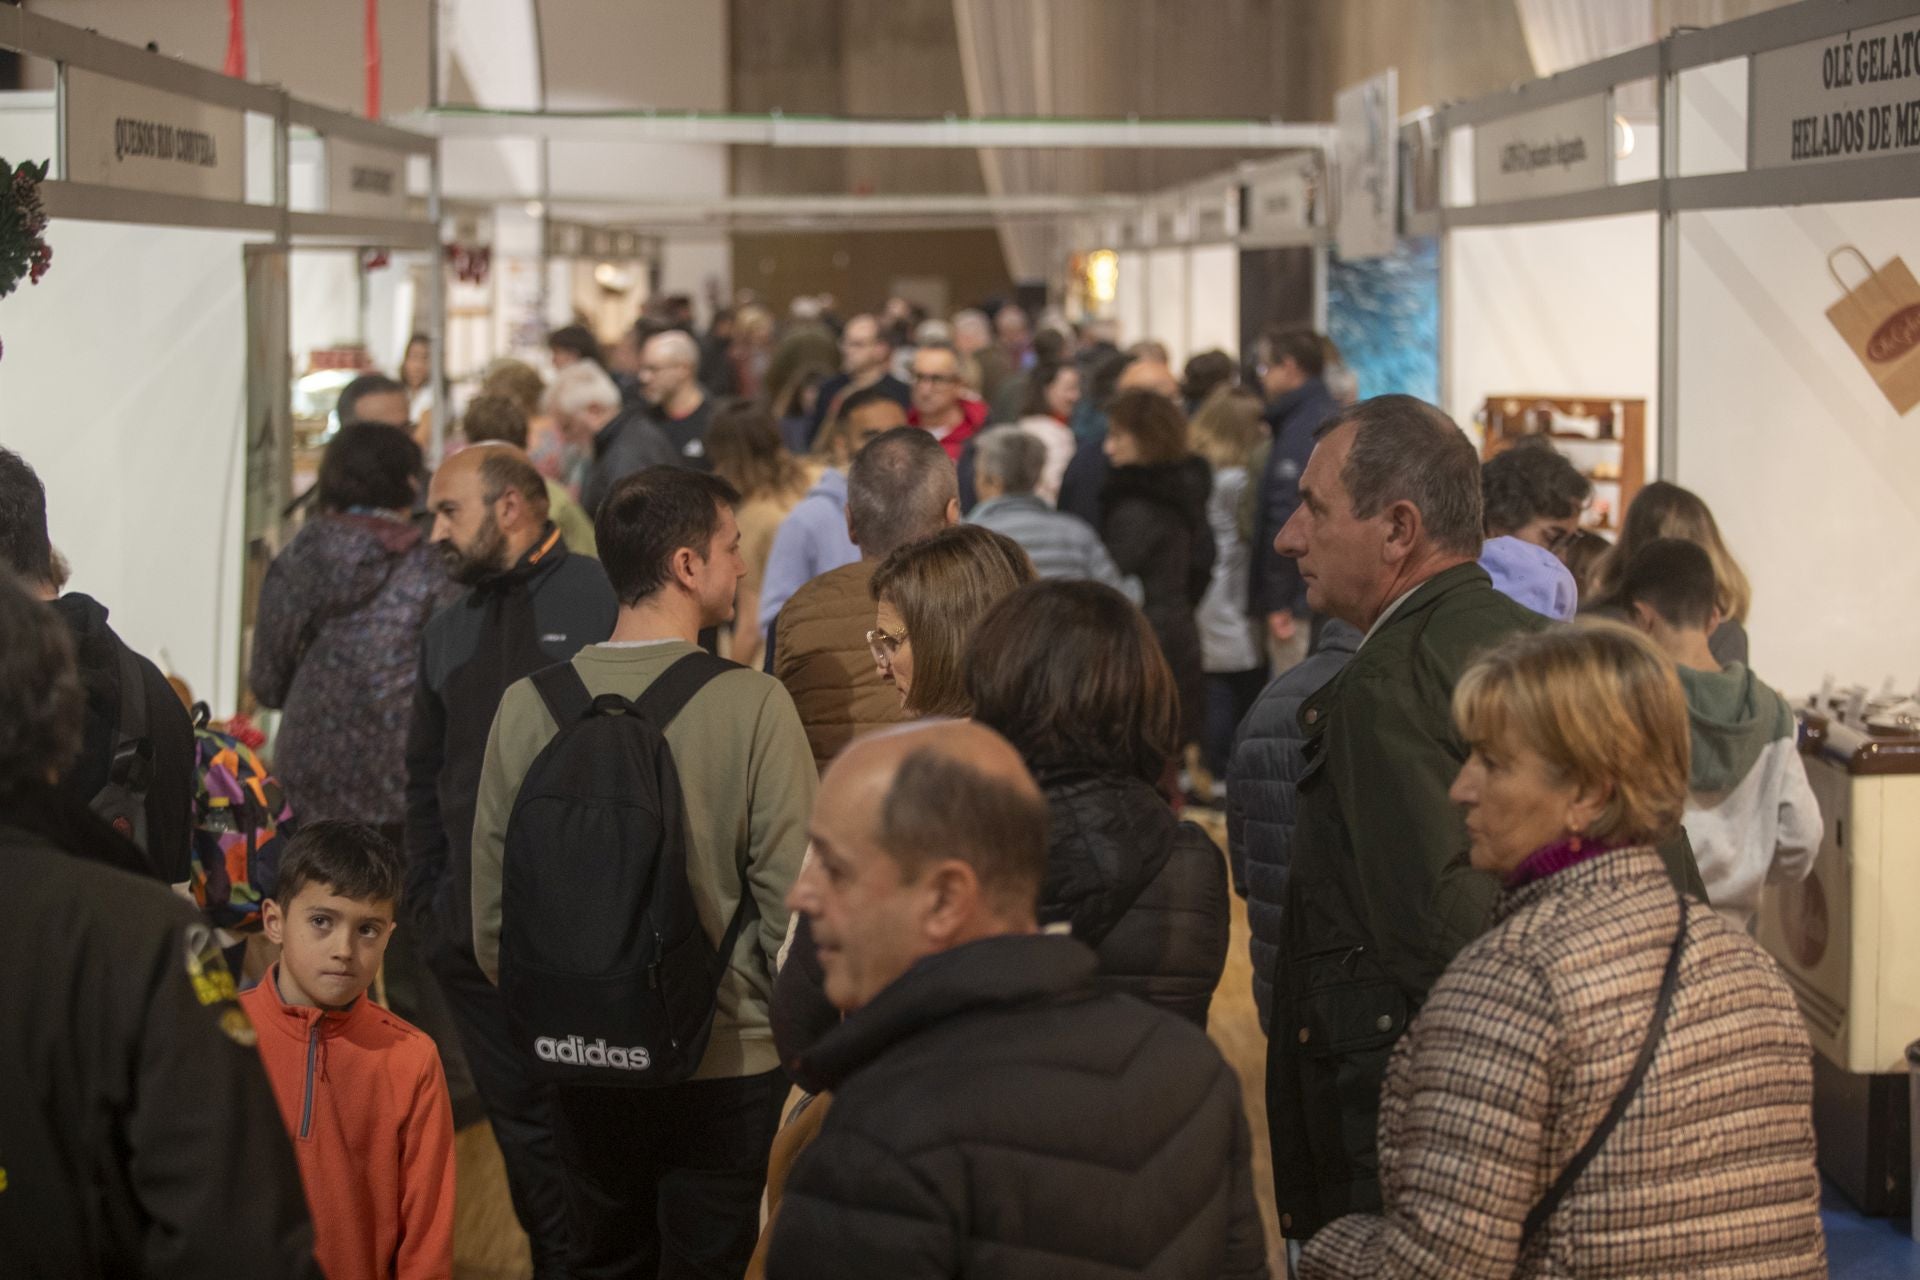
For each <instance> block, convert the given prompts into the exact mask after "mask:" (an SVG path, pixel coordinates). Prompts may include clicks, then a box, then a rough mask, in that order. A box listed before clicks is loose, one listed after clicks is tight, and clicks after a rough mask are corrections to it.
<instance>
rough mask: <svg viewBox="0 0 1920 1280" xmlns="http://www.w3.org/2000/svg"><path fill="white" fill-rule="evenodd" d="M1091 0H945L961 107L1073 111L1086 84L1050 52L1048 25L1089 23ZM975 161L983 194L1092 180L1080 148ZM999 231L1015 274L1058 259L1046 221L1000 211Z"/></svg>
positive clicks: (1030, 276)
mask: <svg viewBox="0 0 1920 1280" xmlns="http://www.w3.org/2000/svg"><path fill="white" fill-rule="evenodd" d="M1098 2H1099V0H1054V3H1041V4H1037V3H1032V2H1031V0H953V22H954V27H955V29H956V30H957V31H958V32H959V36H960V70H961V74H962V76H963V78H964V79H965V81H966V86H967V110H968V111H969V112H970V113H971V114H973V115H976V116H1053V115H1059V114H1062V113H1063V112H1064V113H1065V114H1073V113H1074V108H1075V107H1076V106H1077V105H1078V104H1080V103H1083V102H1085V101H1086V98H1087V90H1086V86H1085V84H1084V83H1081V82H1080V80H1081V77H1079V76H1078V75H1077V74H1075V73H1074V72H1073V71H1071V70H1068V68H1069V67H1071V66H1075V65H1078V64H1077V62H1076V61H1075V60H1071V59H1068V60H1063V59H1059V58H1056V57H1054V32H1055V31H1056V30H1059V31H1064V32H1076V31H1077V32H1082V33H1084V32H1087V31H1090V30H1094V29H1095V26H1094V18H1095V14H1094V12H1093V10H1092V7H1091V6H1092V5H1097V4H1098ZM980 168H981V171H982V174H983V176H984V177H985V179H986V185H987V191H988V193H989V194H992V195H996V196H999V195H1027V194H1044V193H1049V192H1058V191H1085V190H1088V189H1090V188H1091V185H1092V157H1091V155H1090V153H1088V152H1086V151H1084V150H1080V151H1065V150H1052V149H1048V150H1033V149H1017V150H1004V151H1003V150H994V149H983V150H982V151H981V152H980ZM999 231H1000V245H1001V248H1002V250H1003V251H1004V252H1005V254H1006V257H1007V268H1008V270H1010V271H1011V272H1012V273H1013V278H1014V279H1015V280H1036V279H1045V278H1046V277H1047V276H1048V275H1049V273H1050V268H1053V267H1056V266H1058V265H1059V264H1058V263H1057V262H1056V261H1055V259H1056V258H1057V257H1058V254H1059V248H1060V246H1059V244H1058V235H1057V230H1056V227H1055V225H1054V223H1053V222H1051V221H1023V220H1018V219H1011V218H1001V219H1000V220H999Z"/></svg>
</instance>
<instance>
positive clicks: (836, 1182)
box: [767, 934, 1267, 1280]
mask: <svg viewBox="0 0 1920 1280" xmlns="http://www.w3.org/2000/svg"><path fill="white" fill-rule="evenodd" d="M1095 967H1096V962H1095V960H1094V956H1093V953H1092V952H1090V951H1088V950H1087V949H1086V948H1085V947H1083V946H1081V945H1080V944H1079V943H1077V942H1075V941H1073V940H1072V939H1070V938H1061V937H1053V936H1048V935H1031V934H1030V935H1024V936H1012V937H999V938H989V939H986V940H984V941H981V942H975V943H970V944H968V945H966V946H962V947H958V948H956V949H954V950H952V951H948V952H944V953H941V954H939V955H934V956H928V957H926V958H925V959H923V960H921V961H920V962H919V963H917V964H915V965H914V966H913V967H912V968H911V969H909V970H908V971H907V972H906V973H905V974H904V975H902V976H901V977H900V978H898V979H896V980H895V981H894V982H893V983H892V984H891V985H890V986H888V987H887V988H886V989H885V990H883V991H882V992H881V993H880V994H879V995H878V996H876V997H875V998H874V999H873V1001H872V1002H871V1003H870V1004H868V1005H867V1006H866V1007H865V1008H862V1009H860V1010H859V1011H857V1012H856V1013H854V1014H853V1015H851V1016H850V1017H848V1018H847V1020H846V1021H845V1022H843V1023H841V1024H840V1026H839V1027H838V1028H836V1029H835V1030H834V1031H833V1032H832V1033H831V1034H829V1035H828V1036H827V1037H826V1038H825V1039H823V1040H822V1041H820V1043H819V1044H818V1045H816V1046H814V1048H813V1050H812V1052H811V1054H810V1058H811V1061H812V1064H813V1066H814V1067H815V1068H816V1069H817V1071H818V1073H819V1075H820V1076H821V1078H822V1079H823V1080H824V1081H825V1082H826V1083H827V1084H829V1085H830V1087H832V1088H833V1089H834V1101H833V1109H832V1110H831V1111H829V1112H828V1113H827V1116H826V1119H825V1120H824V1121H822V1125H821V1131H820V1135H819V1137H818V1138H816V1139H815V1140H814V1142H813V1144H812V1146H810V1147H809V1148H808V1149H807V1151H806V1152H805V1153H804V1154H803V1155H802V1156H801V1157H800V1159H799V1161H798V1162H797V1164H796V1165H795V1167H794V1170H793V1175H792V1177H791V1179H790V1180H789V1181H788V1183H787V1188H786V1194H785V1196H784V1197H783V1198H782V1199H781V1202H780V1214H779V1217H778V1218H777V1219H776V1220H775V1225H774V1234H773V1244H772V1248H771V1251H770V1253H769V1255H768V1265H767V1275H768V1277H769V1280H806V1278H807V1277H816V1276H817V1277H829V1276H830V1277H835V1278H836V1280H847V1278H852V1277H866V1276H871V1277H875V1278H876V1280H879V1278H881V1277H884V1278H885V1280H915V1278H916V1277H927V1278H928V1280H932V1278H933V1277H940V1278H941V1280H946V1278H948V1277H966V1276H981V1277H986V1276H991V1277H995V1278H996V1280H1021V1278H1022V1277H1027V1276H1033V1277H1045V1280H1080V1278H1082V1277H1087V1278H1089V1280H1091V1278H1092V1277H1100V1278H1101V1280H1106V1278H1107V1277H1112V1276H1119V1275H1129V1276H1159V1277H1167V1278H1168V1280H1173V1278H1175V1277H1178V1280H1195V1278H1196V1277H1206V1278H1207V1280H1234V1278H1237V1277H1264V1276H1265V1275H1266V1274H1267V1270H1266V1243H1265V1240H1264V1239H1263V1237H1262V1234H1261V1227H1260V1217H1259V1210H1258V1209H1257V1208H1256V1207H1255V1204H1254V1198H1253V1187H1252V1182H1251V1178H1250V1176H1249V1173H1248V1165H1247V1160H1248V1148H1249V1142H1248V1137H1247V1124H1246V1118H1245V1116H1244V1114H1243V1113H1242V1111H1241V1107H1240V1086H1239V1082H1238V1080H1237V1079H1236V1078H1235V1076H1234V1073H1233V1069H1232V1068H1231V1067H1229V1066H1228V1065H1227V1064H1226V1063H1225V1061H1223V1060H1222V1059H1221V1057H1220V1053H1219V1051H1218V1050H1217V1049H1215V1048H1214V1047H1213V1044H1212V1043H1211V1042H1210V1041H1209V1040H1208V1039H1207V1037H1206V1035H1205V1034H1204V1033H1203V1032H1201V1031H1199V1030H1198V1029H1196V1028H1195V1027H1193V1026H1191V1025H1190V1024H1188V1023H1185V1022H1183V1021H1181V1020H1180V1019H1179V1018H1174V1017H1170V1016H1168V1015H1167V1014H1165V1013H1163V1012H1161V1011H1159V1010H1157V1009H1152V1008H1149V1007H1148V1006H1147V1005H1145V1004H1142V1003H1141V1002H1139V1001H1138V1000H1132V999H1128V998H1126V997H1124V996H1116V995H1111V994H1103V993H1098V992H1095V991H1094V990H1093V989H1092V986H1091V984H1090V980H1091V979H1092V977H1093V974H1094V969H1095Z"/></svg>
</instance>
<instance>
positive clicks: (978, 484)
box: [967, 426, 1140, 604]
mask: <svg viewBox="0 0 1920 1280" xmlns="http://www.w3.org/2000/svg"><path fill="white" fill-rule="evenodd" d="M1046 461H1047V446H1046V445H1044V444H1042V443H1041V442H1040V439H1039V437H1037V436H1033V435H1029V434H1027V432H1026V431H1024V430H1022V429H1021V428H1019V427H1011V426H1009V427H994V428H993V429H992V430H990V431H987V432H985V433H984V434H982V435H980V436H978V437H976V438H975V440H974V442H973V482H974V489H975V491H976V492H977V493H978V494H979V495H980V504H979V505H978V506H976V507H975V508H974V509H973V510H972V512H971V513H969V514H968V516H967V523H969V524H977V525H979V526H980V527H982V528H984V529H991V530H993V531H994V532H995V533H999V534H1004V535H1006V536H1007V537H1009V538H1012V539H1013V540H1014V541H1015V542H1017V543H1019V544H1020V546H1021V548H1022V549H1023V550H1025V551H1026V553H1027V556H1028V557H1029V558H1030V559H1031V560H1032V561H1033V570H1034V572H1035V573H1037V574H1039V575H1040V576H1041V577H1043V578H1086V579H1090V580H1092V581H1094V582H1099V583H1104V584H1105V585H1107V586H1109V587H1113V588H1115V589H1116V590H1119V591H1122V592H1125V593H1126V595H1127V598H1128V599H1130V600H1132V601H1133V602H1134V603H1135V604H1139V603H1140V582H1139V580H1138V579H1137V578H1125V579H1123V578H1121V576H1120V570H1119V569H1118V568H1116V567H1115V565H1114V563H1113V556H1112V555H1111V554H1110V553H1109V552H1108V551H1107V546H1106V544H1105V543H1104V542H1102V541H1101V540H1100V535H1099V534H1098V533H1096V532H1094V529H1093V526H1092V525H1090V524H1088V523H1087V522H1086V521H1085V520H1082V519H1081V518H1080V517H1079V516H1070V515H1067V514H1065V513H1064V512H1060V511H1055V510H1054V509H1053V508H1052V507H1051V506H1050V505H1048V503H1047V500H1046V499H1045V498H1042V497H1040V496H1039V495H1038V494H1037V493H1035V492H1034V490H1035V489H1037V488H1038V487H1039V484H1040V472H1041V470H1042V469H1043V468H1044V467H1045V465H1046Z"/></svg>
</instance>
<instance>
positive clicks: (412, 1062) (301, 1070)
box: [240, 965, 453, 1280]
mask: <svg viewBox="0 0 1920 1280" xmlns="http://www.w3.org/2000/svg"><path fill="white" fill-rule="evenodd" d="M279 975H280V966H279V965H275V966H274V967H273V968H272V969H269V970H268V971H267V976H266V977H265V978H262V979H261V980H260V985H259V986H257V987H254V988H253V989H252V990H250V991H245V992H242V993H241V996H240V1003H241V1005H242V1006H243V1007H244V1008H245V1009H246V1011H247V1016H248V1017H249V1018H251V1019H252V1020H253V1025H254V1027H255V1028H256V1030H257V1031H258V1033H259V1040H260V1057H261V1060H262V1061H263V1062H264V1063H265V1064H266V1068H267V1078H268V1079H269V1080H270V1081H272V1083H273V1095H274V1098H275V1100H277V1101H278V1102H279V1104H280V1118H281V1119H282V1120H283V1121H285V1122H286V1126H287V1133H288V1135H289V1136H291V1137H292V1139H293V1150H294V1154H295V1155H296V1156H297V1157H298V1158H299V1161H300V1177H301V1181H302V1182H304V1183H305V1184H306V1189H307V1206H308V1208H309V1209H310V1210H312V1213H313V1231H314V1246H315V1247H314V1255H315V1256H316V1257H317V1258H318V1259H319V1260H320V1266H321V1268H322V1269H323V1270H324V1271H325V1272H326V1273H327V1280H446V1278H447V1277H449V1276H451V1275H452V1274H453V1108H452V1107H451V1106H450V1105H449V1104H448V1102H447V1086H446V1080H445V1077H444V1076H443V1075H442V1074H441V1070H440V1054H439V1052H438V1051H437V1050H436V1049H435V1048H434V1047H433V1041H432V1040H430V1039H428V1038H427V1036H426V1034H425V1033H424V1032H421V1031H419V1030H416V1029H415V1028H414V1027H412V1026H410V1025H408V1024H407V1023H406V1022H404V1021H403V1020H401V1019H400V1018H397V1017H395V1016H394V1015H393V1014H391V1013H388V1012H387V1011H386V1010H385V1009H382V1008H381V1007H380V1006H378V1005H376V1004H374V1003H373V1002H372V1001H371V1000H368V999H366V998H365V997H364V996H363V997H361V998H360V999H359V1000H356V1001H355V1002H354V1003H353V1005H352V1007H350V1008H349V1009H347V1010H346V1011H344V1012H341V1013H333V1012H329V1011H326V1010H322V1009H314V1008H308V1007H305V1006H302V1005H290V1004H287V1003H286V1002H285V1001H283V1000H282V999H281V998H280V987H279V981H278V980H279Z"/></svg>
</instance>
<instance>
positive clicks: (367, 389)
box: [333, 373, 407, 429]
mask: <svg viewBox="0 0 1920 1280" xmlns="http://www.w3.org/2000/svg"><path fill="white" fill-rule="evenodd" d="M396 393H398V394H399V395H405V394H407V389H406V388H405V387H403V386H401V385H400V381H399V379H397V378H389V377H388V376H387V375H386V374H384V373H363V374H361V375H360V376H359V377H357V378H355V379H354V380H353V381H352V382H349V383H348V384H347V385H346V386H345V387H343V388H341V390H340V398H339V399H338V400H336V401H334V406H333V408H334V412H335V413H336V414H337V415H338V416H339V418H340V425H341V426H343V427H350V426H352V425H353V424H354V423H356V422H358V421H360V419H359V418H358V417H357V416H356V415H357V414H358V413H359V412H360V402H361V401H362V400H364V399H366V398H367V397H368V396H378V395H394V394H396ZM380 425H382V426H385V427H387V428H388V429H391V428H392V424H391V423H382V424H380Z"/></svg>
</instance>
